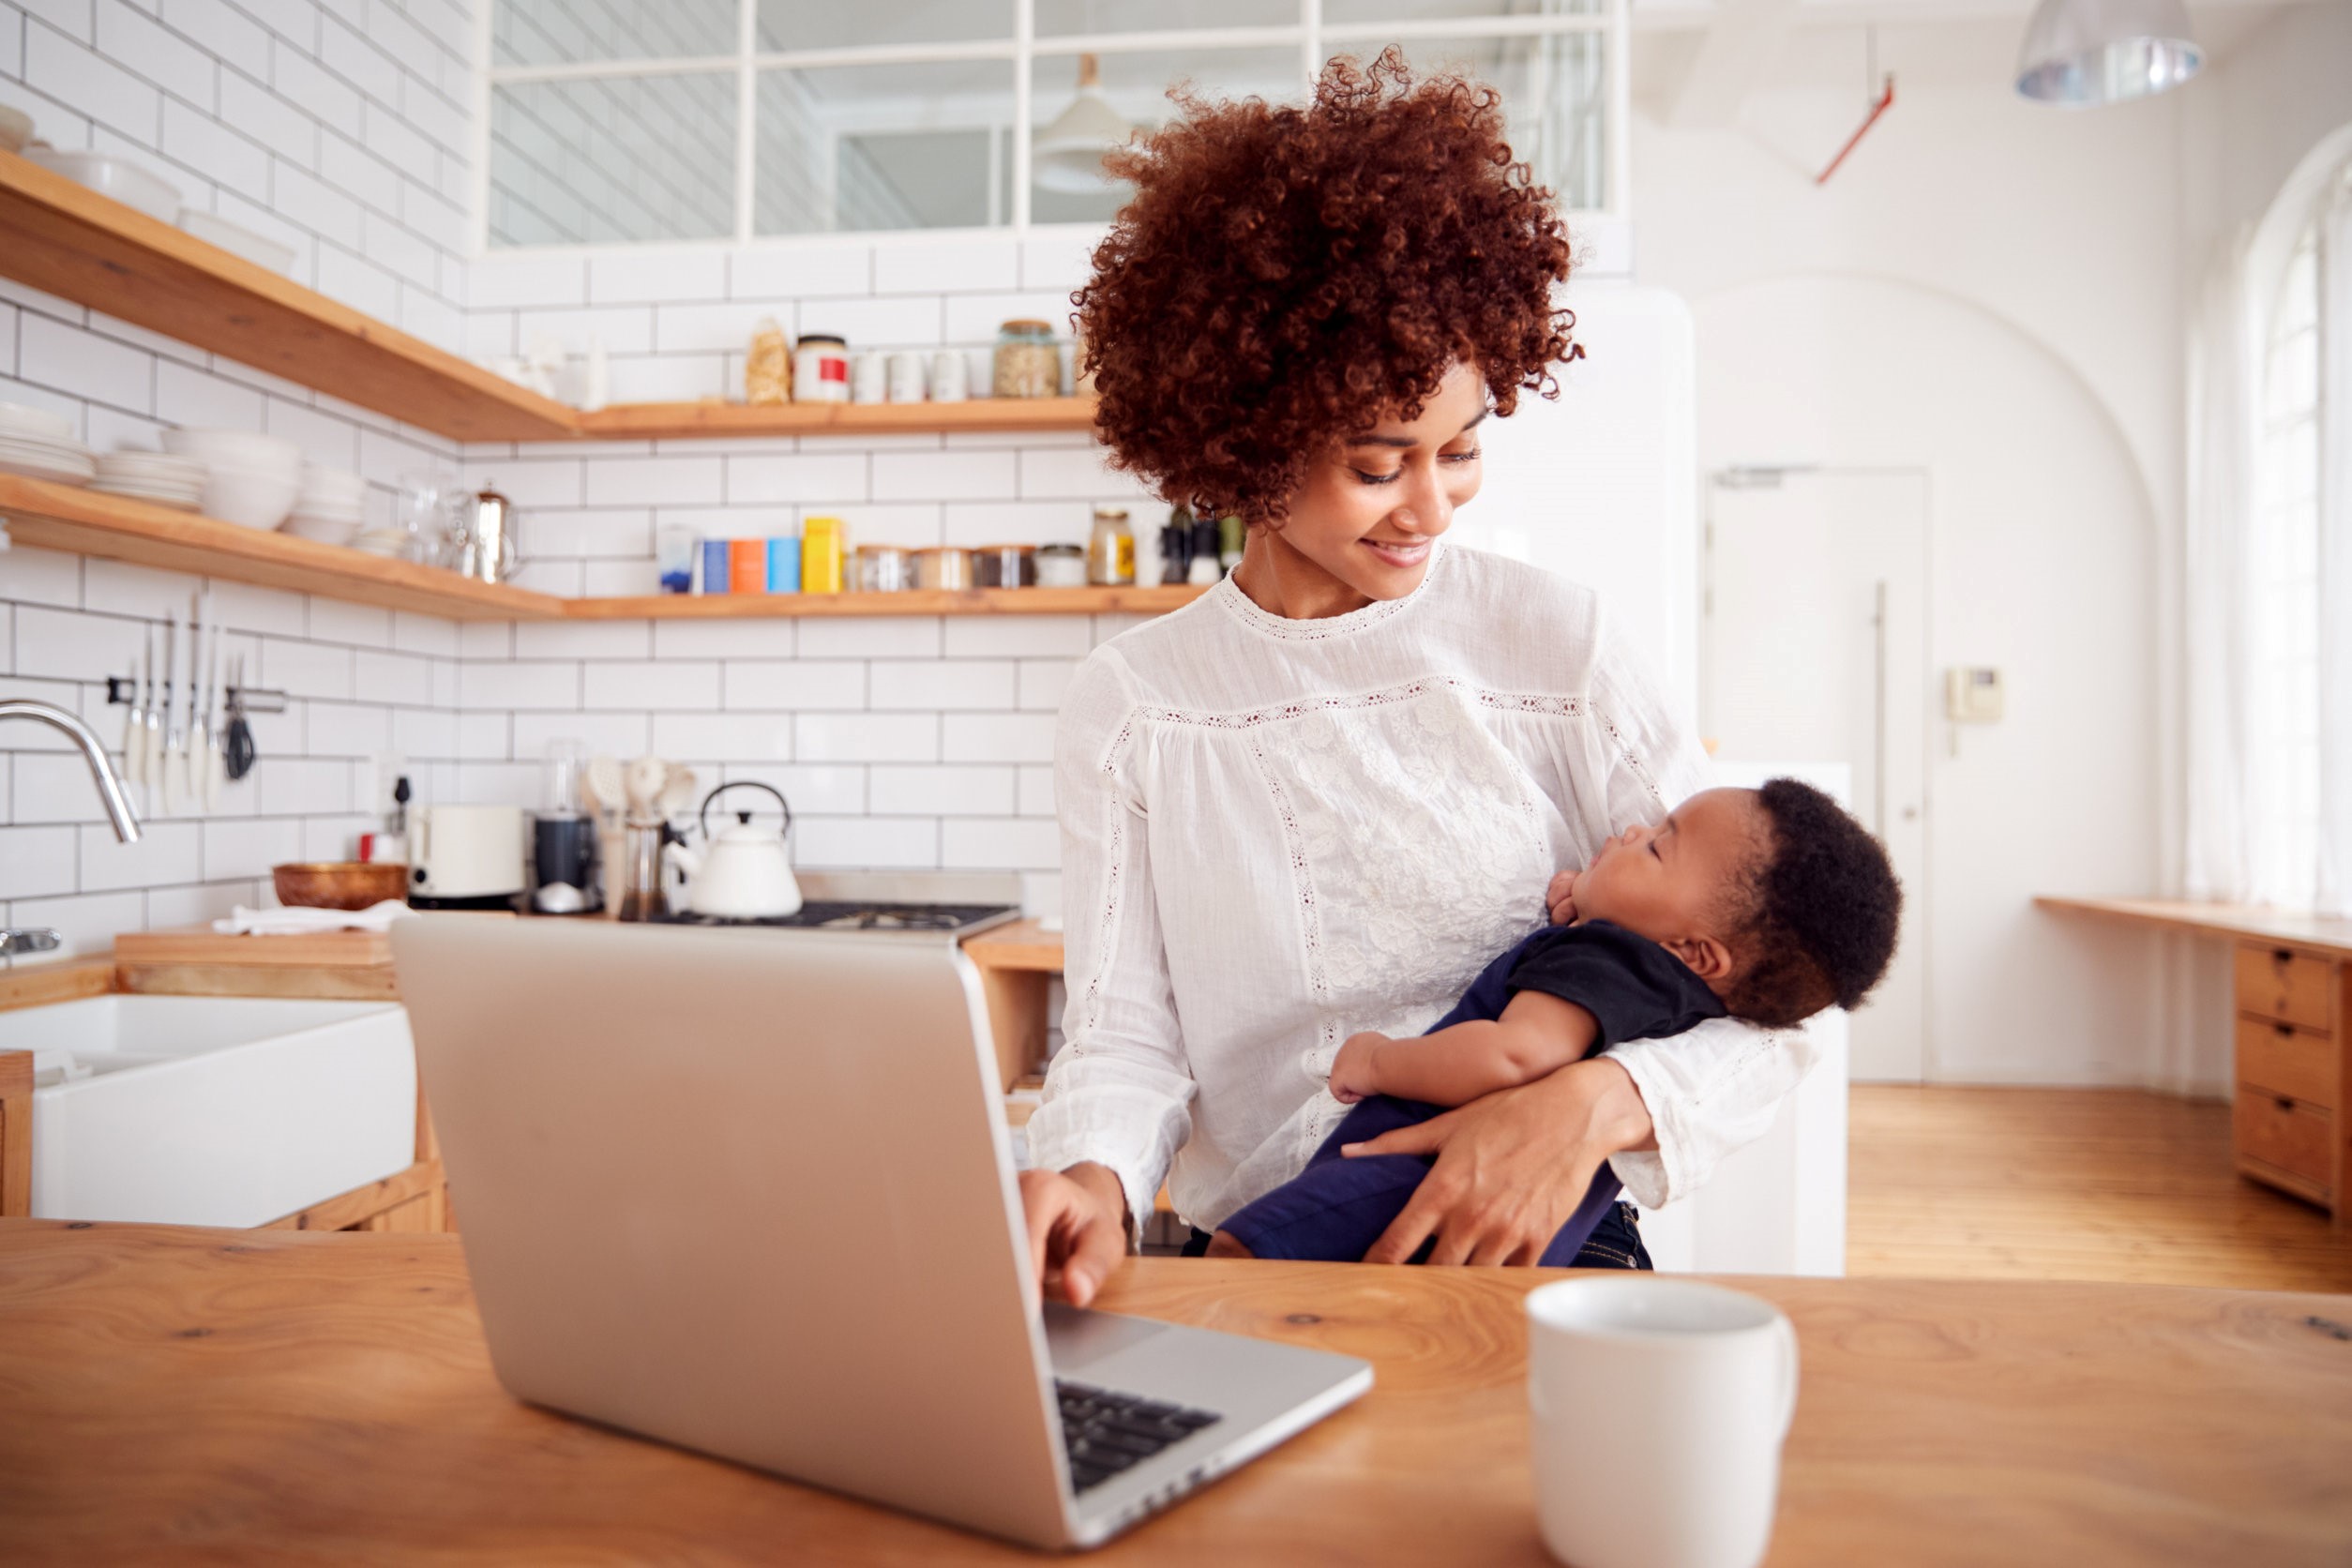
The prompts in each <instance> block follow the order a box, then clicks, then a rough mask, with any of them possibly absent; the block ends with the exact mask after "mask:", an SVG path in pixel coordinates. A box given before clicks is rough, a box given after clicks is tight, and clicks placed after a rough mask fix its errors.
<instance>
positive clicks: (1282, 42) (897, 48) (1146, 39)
mask: <svg viewBox="0 0 2352 1568" xmlns="http://www.w3.org/2000/svg"><path fill="white" fill-rule="evenodd" d="M1296 4H1297V6H1298V12H1299V20H1298V21H1296V22H1295V23H1283V24H1279V25H1274V26H1263V27H1224V28H1185V29H1168V30H1163V31H1157V32H1148V33H1146V32H1132V33H1091V34H1065V35H1058V36H1055V37H1052V38H1038V37H1037V36H1036V32H1035V21H1036V0H1013V36H1012V37H1011V38H982V39H973V40H969V41H958V42H942V43H922V44H878V45H868V46H864V47H858V48H846V49H817V50H788V51H762V50H761V49H760V48H759V47H758V42H759V0H737V16H736V45H735V50H734V52H733V53H730V54H714V55H699V56H693V57H678V58H668V59H652V60H646V59H639V60H588V61H572V62H565V63H562V64H556V65H544V66H501V65H497V64H495V63H494V62H493V61H492V58H491V54H492V47H491V38H492V29H493V27H494V25H495V19H494V17H493V14H492V13H493V11H494V10H495V8H496V6H497V0H482V4H481V5H480V6H479V7H478V8H476V12H475V72H474V76H475V103H474V110H475V113H474V167H473V171H472V173H473V186H474V188H473V213H472V231H473V233H472V250H473V254H474V255H475V256H477V257H479V256H484V255H491V254H495V255H502V256H506V255H514V256H529V255H550V254H579V253H584V252H593V251H598V250H608V249H611V250H626V249H641V248H649V247H654V246H675V245H710V244H725V243H730V242H731V243H733V244H735V245H739V246H748V245H758V246H762V247H765V246H771V245H774V246H790V245H798V244H807V243H809V242H812V241H813V242H821V243H822V242H831V241H837V240H840V239H845V238H850V237H852V236H855V237H859V238H867V239H872V238H893V239H896V238H912V237H915V236H920V237H922V238H923V239H926V240H930V241H937V240H942V239H948V240H954V239H958V238H965V237H976V236H995V237H999V238H1001V237H1003V236H1004V235H1006V234H1011V235H1013V236H1015V237H1016V238H1019V237H1025V236H1027V235H1029V234H1033V233H1044V234H1054V233H1061V232H1069V231H1080V232H1082V231H1088V230H1094V229H1099V228H1100V227H1101V224H1100V222H1099V221H1096V222H1088V223H1035V222H1033V221H1032V220H1031V218H1030V210H1029V209H1030V188H1031V180H1030V178H1029V170H1030V122H1031V113H1030V103H1031V82H1032V79H1033V75H1034V66H1035V63H1036V62H1037V61H1040V60H1052V59H1065V58H1069V57H1072V56H1075V55H1078V54H1125V53H1148V52H1156V51H1170V50H1178V49H1193V48H1214V49H1251V48H1256V49H1268V48H1283V47H1290V48H1295V49H1297V50H1298V51H1299V61H1300V71H1301V80H1302V83H1312V82H1313V81H1314V80H1315V78H1316V77H1317V76H1318V75H1319V73H1320V71H1321V68H1322V65H1323V62H1324V61H1325V60H1326V59H1328V58H1330V56H1331V55H1332V54H1333V53H1338V52H1340V51H1344V50H1354V51H1357V52H1360V53H1372V52H1373V51H1374V50H1376V49H1377V48H1379V47H1380V46H1381V45H1385V44H1390V43H1407V44H1410V43H1412V42H1414V41H1416V40H1421V39H1443V40H1445V41H1447V42H1466V41H1476V40H1485V39H1490V38H1544V37H1553V36H1559V35H1565V34H1576V33H1591V34H1597V35H1599V36H1600V37H1601V38H1602V40H1603V52H1604V53H1603V65H1604V68H1605V70H1606V91H1605V92H1604V95H1603V101H1602V105H1601V115H1600V125H1601V131H1602V135H1603V137H1604V139H1605V141H1606V149H1605V151H1606V171H1605V173H1604V175H1603V180H1604V187H1605V189H1606V193H1607V202H1606V205H1604V206H1602V207H1598V208H1580V209H1577V210H1575V211H1572V212H1569V213H1566V214H1565V215H1564V216H1565V217H1566V218H1568V219H1569V220H1570V221H1571V222H1572V223H1573V222H1579V221H1586V222H1589V221H1591V220H1595V219H1601V220H1621V219H1623V218H1624V217H1625V215H1626V210H1627V201H1626V193H1627V187H1628V184H1629V176H1630V173H1631V167H1632V157H1631V143H1630V136H1629V131H1630V129H1631V125H1632V86H1631V83H1632V77H1631V73H1630V70H1629V68H1628V62H1627V58H1626V55H1627V50H1626V40H1627V26H1626V7H1627V4H1628V0H1604V4H1603V8H1601V9H1600V10H1598V11H1591V12H1561V13H1558V14H1551V15H1524V16H1485V17H1479V16H1470V17H1440V18H1427V19H1418V20H1413V21H1406V22H1385V23H1326V22H1324V21H1323V18H1322V11H1323V5H1322V0H1296ZM960 60H1009V61H1011V62H1012V63H1013V125H1012V131H1013V166H1012V184H1013V188H1012V191H1011V196H1012V213H1011V222H1010V223H1009V224H998V225H990V226H988V227H987V228H980V229H913V230H875V231H852V230H838V231H828V232H825V233H822V234H757V233H755V232H754V229H755V202H756V193H757V190H758V179H757V173H758V171H757V164H756V150H757V149H756V146H755V141H756V138H755V135H754V132H755V129H756V121H755V118H754V115H755V113H756V108H757V104H756V98H757V95H758V83H759V77H760V73H761V71H765V70H779V69H780V70H792V69H807V68H821V67H828V66H889V65H928V64H936V63H942V62H949V61H960ZM721 72H732V73H733V75H734V77H735V193H734V195H735V214H734V218H735V222H734V232H733V234H731V235H726V236H719V235H703V236H700V237H692V236H677V237H665V238H663V239H658V240H645V241H639V242H627V243H623V242H596V243H580V244H558V245H531V246H501V247H499V248H498V249H496V250H495V251H493V250H492V249H490V106H491V101H492V98H493V95H494V93H495V90H496V89H497V88H499V87H502V86H505V85H509V84H512V83H526V82H565V81H581V80H588V79H594V78H598V77H644V76H671V75H687V74H701V75H711V74H717V73H721ZM991 168H992V170H993V163H992V165H991ZM992 177H993V175H992ZM991 210H993V208H992V209H991Z"/></svg>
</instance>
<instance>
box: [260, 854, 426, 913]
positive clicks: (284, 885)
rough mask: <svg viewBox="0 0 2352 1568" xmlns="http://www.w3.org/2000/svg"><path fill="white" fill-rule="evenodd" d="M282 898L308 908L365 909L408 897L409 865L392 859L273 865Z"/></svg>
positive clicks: (271, 870)
mask: <svg viewBox="0 0 2352 1568" xmlns="http://www.w3.org/2000/svg"><path fill="white" fill-rule="evenodd" d="M269 880H270V882H271V883H272V884H273V885H274V886H275V887H276V888H277V889H278V901H279V903H281V904H288V905H294V906H298V907H301V908H305V909H318V910H364V909H366V908H367V907H368V906H369V905H370V904H381V903H382V902H384V900H385V899H386V898H404V897H407V896H408V867H406V866H404V865H401V864H400V863H398V862H395V861H388V860H309V861H293V862H289V863H288V864H286V865H284V866H273V867H270V868H269Z"/></svg>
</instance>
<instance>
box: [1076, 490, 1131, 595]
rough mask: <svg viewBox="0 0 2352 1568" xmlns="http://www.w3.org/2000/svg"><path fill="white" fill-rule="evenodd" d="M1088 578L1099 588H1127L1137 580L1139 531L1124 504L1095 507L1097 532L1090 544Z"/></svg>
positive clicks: (1087, 565)
mask: <svg viewBox="0 0 2352 1568" xmlns="http://www.w3.org/2000/svg"><path fill="white" fill-rule="evenodd" d="M1086 580H1087V581H1089V582H1091V583H1093V584H1094V585H1095V586H1096V587H1098V588H1123V587H1126V586H1128V585H1130V584H1132V583H1133V582H1134V581H1135V535H1134V534H1133V533H1132V532H1131V531H1129V529H1128V527H1127V509H1126V508H1125V507H1124V506H1097V507H1095V508H1094V532H1093V536H1092V537H1091V538H1090V539H1089V540H1088V541H1087V546H1086Z"/></svg>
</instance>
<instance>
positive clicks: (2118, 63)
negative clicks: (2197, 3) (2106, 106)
mask: <svg viewBox="0 0 2352 1568" xmlns="http://www.w3.org/2000/svg"><path fill="white" fill-rule="evenodd" d="M2204 63H2205V51H2203V50H2202V49H2199V48H2198V47H2197V42H2196V39H2195V38H2194V36H2192V35H2191V33H2190V31H2189V8H2188V7H2187V6H2186V5H2185V4H2183V3H2182V0H2042V4H2041V5H2040V7H2038V8H2036V9H2035V11H2034V13H2033V21H2032V22H2031V23H2028V24H2027V27H2026V42H2025V47H2024V48H2023V49H2021V50H2019V51H2018V53H2017V91H2018V93H2019V95H2020V96H2022V97H2025V98H2032V99H2033V100H2034V101H2036V102H2037V103H2051V104H2058V105H2059V106H2061V107H2065V108H2077V109H2090V108H2096V107H2097V106H2098V105H2100V104H2103V103H2123V102H2126V101H2128V100H2130V99H2132V98H2148V97H2151V96H2152V95H2154V94H2157V93H2161V92H2164V91H2166V90H2168V89H2170V88H2173V87H2178V86H2179V85H2180V84H2181V83H2183V82H2186V81H2188V80H2189V78H2191V77H2193V76H2194V75H2195V74H2196V73H2197V68H2198V67H2199V66H2201V65H2203V64H2204Z"/></svg>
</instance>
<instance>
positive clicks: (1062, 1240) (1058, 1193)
mask: <svg viewBox="0 0 2352 1568" xmlns="http://www.w3.org/2000/svg"><path fill="white" fill-rule="evenodd" d="M1020 1182H1021V1208H1022V1209H1023V1211H1025V1212H1026V1214H1028V1216H1029V1261H1030V1265H1031V1268H1032V1270H1033V1273H1034V1274H1035V1275H1036V1278H1037V1282H1038V1285H1039V1287H1040V1288H1041V1289H1043V1290H1044V1291H1045V1293H1046V1294H1047V1295H1048V1296H1059V1297H1061V1298H1062V1299H1063V1301H1066V1302H1068V1303H1069V1304H1071V1305H1072V1306H1084V1305H1086V1304H1088V1303H1089V1302H1091V1301H1093V1299H1094V1292H1095V1291H1097V1290H1099V1289H1102V1288H1103V1281H1104V1280H1106V1279H1108V1278H1109V1277H1110V1271H1111V1270H1113V1269H1115V1268H1117V1267H1118V1266H1119V1262H1120V1259H1123V1258H1125V1257H1126V1255H1127V1196H1126V1194H1125V1193H1124V1192H1123V1191H1122V1190H1121V1189H1120V1185H1119V1178H1118V1177H1117V1176H1116V1175H1115V1174H1113V1173H1112V1171H1111V1169H1110V1168H1109V1167H1108V1166H1102V1165H1097V1164H1095V1163H1094V1162H1093V1161H1092V1160H1087V1161H1083V1162H1081V1163H1079V1164H1078V1165H1074V1166H1072V1167H1070V1168H1069V1169H1067V1170H1024V1171H1022V1172H1021V1173H1020Z"/></svg>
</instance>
